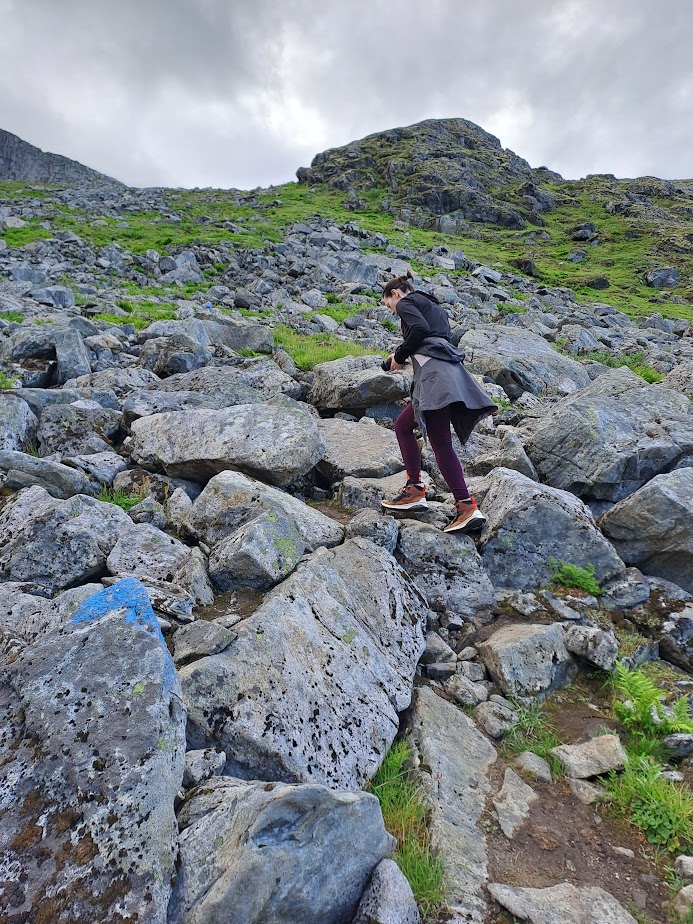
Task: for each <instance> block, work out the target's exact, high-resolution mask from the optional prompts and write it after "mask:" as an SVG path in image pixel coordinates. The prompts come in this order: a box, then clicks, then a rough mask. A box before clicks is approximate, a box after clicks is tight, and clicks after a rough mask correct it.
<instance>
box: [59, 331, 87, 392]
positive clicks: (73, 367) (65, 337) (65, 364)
mask: <svg viewBox="0 0 693 924" xmlns="http://www.w3.org/2000/svg"><path fill="white" fill-rule="evenodd" d="M55 355H56V358H57V360H58V384H59V385H62V384H63V383H64V382H67V381H69V379H75V378H77V377H78V376H80V375H89V373H90V372H91V362H90V359H89V351H88V350H87V348H86V347H85V345H84V341H83V340H82V338H81V336H80V334H79V332H78V331H76V330H73V329H70V328H68V329H67V330H61V331H59V332H57V333H56V335H55Z"/></svg>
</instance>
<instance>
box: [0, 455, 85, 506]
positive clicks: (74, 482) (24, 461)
mask: <svg viewBox="0 0 693 924" xmlns="http://www.w3.org/2000/svg"><path fill="white" fill-rule="evenodd" d="M0 472H4V473H5V487H6V488H10V489H11V490H13V491H19V490H21V488H27V487H30V486H31V485H38V486H39V487H41V488H44V489H45V490H46V491H48V493H49V494H51V495H52V496H53V497H58V498H61V499H65V498H68V497H72V496H73V495H74V494H91V495H95V494H98V492H99V489H98V487H97V486H96V485H95V484H94V483H93V482H92V481H90V480H89V478H87V476H86V475H84V474H83V473H82V472H80V471H78V470H76V469H74V468H69V467H68V466H67V465H61V464H60V463H59V462H51V461H49V460H48V459H37V458H36V457H35V456H30V455H28V454H27V453H24V452H14V451H12V450H0Z"/></svg>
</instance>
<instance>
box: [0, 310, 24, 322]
mask: <svg viewBox="0 0 693 924" xmlns="http://www.w3.org/2000/svg"><path fill="white" fill-rule="evenodd" d="M0 320H1V321H10V322H12V321H16V322H17V323H18V324H21V323H22V321H23V320H24V315H23V314H22V313H21V311H0Z"/></svg>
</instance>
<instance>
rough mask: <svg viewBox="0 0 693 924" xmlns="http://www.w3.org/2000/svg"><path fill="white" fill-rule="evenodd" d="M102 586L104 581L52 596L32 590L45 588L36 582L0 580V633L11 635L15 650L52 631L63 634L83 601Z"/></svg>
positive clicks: (7, 636)
mask: <svg viewBox="0 0 693 924" xmlns="http://www.w3.org/2000/svg"><path fill="white" fill-rule="evenodd" d="M100 590H103V587H102V585H101V584H83V585H82V586H81V587H73V588H71V589H70V590H65V591H63V592H62V593H60V594H58V595H57V596H56V597H54V598H53V599H52V600H49V599H47V598H46V597H39V596H35V595H34V594H33V593H31V592H30V591H36V592H41V591H42V588H41V587H39V586H37V585H35V584H33V583H29V582H27V583H16V582H13V581H8V582H6V583H3V584H0V635H4V637H5V641H7V639H12V644H13V646H14V647H15V649H16V650H20V649H21V648H23V647H24V646H25V645H27V644H29V643H31V642H33V641H34V640H35V639H36V638H38V637H39V636H41V635H45V634H47V633H49V632H50V633H51V634H53V635H62V634H64V633H65V632H66V631H69V630H70V627H71V625H72V617H73V616H74V615H75V613H76V612H77V610H78V609H79V608H80V606H81V605H82V603H84V601H85V600H86V599H87V598H88V597H91V596H93V595H94V594H95V593H98V592H99V591H100Z"/></svg>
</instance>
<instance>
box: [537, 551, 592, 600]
mask: <svg viewBox="0 0 693 924" xmlns="http://www.w3.org/2000/svg"><path fill="white" fill-rule="evenodd" d="M549 567H550V568H551V571H552V575H551V579H552V582H553V583H554V584H561V585H562V586H563V587H575V588H577V589H578V590H584V591H585V592H586V593H588V594H593V595H594V596H599V595H601V594H603V593H604V591H603V590H602V588H601V586H600V584H599V581H597V579H596V578H595V576H594V565H588V566H587V568H581V567H580V566H579V565H571V564H569V563H568V562H565V561H561V562H558V561H556V560H555V559H551V560H550V561H549Z"/></svg>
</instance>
